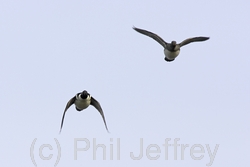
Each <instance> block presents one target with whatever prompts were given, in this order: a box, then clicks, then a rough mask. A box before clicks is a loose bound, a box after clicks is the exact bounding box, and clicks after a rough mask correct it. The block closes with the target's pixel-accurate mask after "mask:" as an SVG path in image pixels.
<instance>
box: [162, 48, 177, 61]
mask: <svg viewBox="0 0 250 167" xmlns="http://www.w3.org/2000/svg"><path fill="white" fill-rule="evenodd" d="M179 53H180V49H179V50H176V51H173V52H171V51H169V50H167V49H164V55H165V60H166V61H173V60H174V59H175V58H176V57H177V56H178V55H179Z"/></svg>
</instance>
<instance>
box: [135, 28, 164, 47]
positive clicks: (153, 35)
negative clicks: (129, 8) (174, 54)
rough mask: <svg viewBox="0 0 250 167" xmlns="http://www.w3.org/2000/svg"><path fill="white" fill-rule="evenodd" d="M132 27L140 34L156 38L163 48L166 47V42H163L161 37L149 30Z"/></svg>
mask: <svg viewBox="0 0 250 167" xmlns="http://www.w3.org/2000/svg"><path fill="white" fill-rule="evenodd" d="M133 29H134V30H135V31H137V32H139V33H141V34H144V35H147V36H149V37H151V38H153V39H154V40H156V41H157V42H158V43H159V44H161V45H162V46H163V47H164V48H166V47H167V42H165V41H164V40H163V39H162V38H161V37H159V36H158V35H157V34H155V33H152V32H150V31H147V30H143V29H139V28H136V27H133Z"/></svg>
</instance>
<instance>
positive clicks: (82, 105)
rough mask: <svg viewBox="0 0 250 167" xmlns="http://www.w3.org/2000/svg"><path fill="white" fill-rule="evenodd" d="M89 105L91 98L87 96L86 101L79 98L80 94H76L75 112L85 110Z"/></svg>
mask: <svg viewBox="0 0 250 167" xmlns="http://www.w3.org/2000/svg"><path fill="white" fill-rule="evenodd" d="M90 103H91V96H90V95H89V96H87V98H86V99H82V98H81V93H78V94H76V100H75V107H76V110H77V111H82V110H84V109H86V108H87V107H88V106H89V105H90Z"/></svg>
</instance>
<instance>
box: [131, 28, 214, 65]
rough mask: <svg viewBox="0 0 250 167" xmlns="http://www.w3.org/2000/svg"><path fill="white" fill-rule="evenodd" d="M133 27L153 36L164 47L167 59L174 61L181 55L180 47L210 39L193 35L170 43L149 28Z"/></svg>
mask: <svg viewBox="0 0 250 167" xmlns="http://www.w3.org/2000/svg"><path fill="white" fill-rule="evenodd" d="M133 29H134V30H135V31H137V32H139V33H141V34H144V35H147V36H149V37H151V38H153V39H154V40H156V41H157V42H158V43H159V44H161V45H162V46H163V47H164V54H165V60H166V61H173V60H174V59H175V58H176V57H177V56H178V55H179V53H180V48H181V47H182V46H184V45H187V44H189V43H191V42H199V41H205V40H208V39H209V37H193V38H188V39H186V40H184V41H182V42H181V43H179V44H177V43H176V41H172V42H171V43H168V42H165V41H164V40H163V39H162V38H161V37H160V36H158V35H157V34H155V33H152V32H150V31H147V30H143V29H139V28H136V27H133Z"/></svg>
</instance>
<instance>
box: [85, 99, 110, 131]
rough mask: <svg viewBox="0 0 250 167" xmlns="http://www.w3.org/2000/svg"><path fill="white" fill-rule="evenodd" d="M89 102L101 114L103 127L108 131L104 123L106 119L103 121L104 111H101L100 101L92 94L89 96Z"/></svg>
mask: <svg viewBox="0 0 250 167" xmlns="http://www.w3.org/2000/svg"><path fill="white" fill-rule="evenodd" d="M90 104H91V105H92V106H94V107H95V108H96V109H97V110H98V111H99V113H100V114H101V116H102V119H103V122H104V124H105V127H106V129H107V131H108V132H109V130H108V127H107V124H106V121H105V117H104V113H103V111H102V107H101V105H100V103H99V102H98V101H97V100H96V99H95V98H94V97H93V96H91V103H90Z"/></svg>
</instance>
